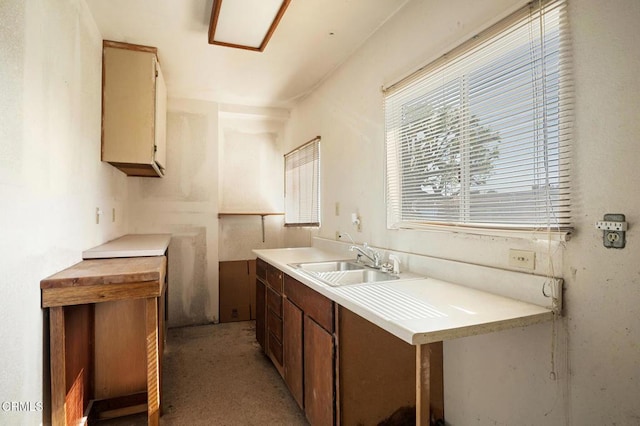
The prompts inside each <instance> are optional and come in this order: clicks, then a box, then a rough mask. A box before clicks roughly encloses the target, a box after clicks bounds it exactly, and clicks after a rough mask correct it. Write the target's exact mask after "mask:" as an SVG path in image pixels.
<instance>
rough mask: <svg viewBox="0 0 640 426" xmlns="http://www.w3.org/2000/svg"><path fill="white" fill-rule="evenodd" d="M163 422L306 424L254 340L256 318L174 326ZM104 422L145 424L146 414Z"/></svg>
mask: <svg viewBox="0 0 640 426" xmlns="http://www.w3.org/2000/svg"><path fill="white" fill-rule="evenodd" d="M163 369H164V383H163V390H164V393H163V398H164V401H163V406H164V414H163V415H162V417H161V418H160V424H161V425H224V426H234V425H256V426H258V425H259V426H262V425H307V424H308V423H307V421H306V419H305V417H304V413H302V411H301V410H300V409H299V408H298V406H297V405H296V403H295V401H294V400H293V398H292V397H291V395H290V394H289V391H288V389H287V387H286V385H285V383H284V381H283V380H282V378H281V377H280V375H279V374H278V372H277V371H276V369H275V368H274V367H273V365H272V364H271V361H270V360H269V359H268V358H267V357H266V356H265V355H264V354H263V353H262V351H261V350H260V347H259V345H258V343H257V342H256V340H255V323H254V322H253V321H250V322H236V323H226V324H217V325H205V326H196V327H184V328H174V329H170V330H169V333H168V336H167V347H166V350H165V356H164V366H163ZM100 424H101V425H107V424H108V425H112V426H115V425H118V426H123V425H135V426H137V425H143V424H146V417H145V416H144V415H136V416H130V417H128V418H120V419H117V420H115V419H114V420H111V421H108V422H106V421H103V422H100Z"/></svg>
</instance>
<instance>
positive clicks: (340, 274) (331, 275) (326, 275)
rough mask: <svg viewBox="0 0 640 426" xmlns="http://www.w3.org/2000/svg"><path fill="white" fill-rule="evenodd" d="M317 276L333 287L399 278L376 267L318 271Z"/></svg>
mask: <svg viewBox="0 0 640 426" xmlns="http://www.w3.org/2000/svg"><path fill="white" fill-rule="evenodd" d="M315 275H316V277H317V278H319V279H320V280H322V281H324V282H325V283H327V284H329V285H330V286H333V287H338V286H343V285H353V284H365V283H375V282H379V281H392V280H397V279H398V278H399V277H398V276H397V275H393V274H390V273H388V272H382V271H378V270H374V269H360V270H351V271H330V272H317V273H316V274H315Z"/></svg>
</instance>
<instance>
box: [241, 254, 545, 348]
mask: <svg viewBox="0 0 640 426" xmlns="http://www.w3.org/2000/svg"><path fill="white" fill-rule="evenodd" d="M253 252H254V253H255V254H256V255H257V256H258V257H259V258H261V259H262V260H264V261H266V262H268V263H270V264H271V265H273V266H275V267H276V268H278V269H280V270H282V271H284V272H285V273H286V274H288V275H290V276H292V277H293V278H295V279H297V280H298V281H301V282H302V283H304V284H306V285H307V286H309V287H310V288H312V289H314V290H316V291H317V292H319V293H321V294H323V295H324V296H326V297H328V298H329V299H331V300H333V301H334V302H336V303H338V304H340V305H341V306H343V307H345V308H347V309H349V310H350V311H352V312H354V313H356V314H358V315H360V316H361V317H363V318H365V319H367V320H368V321H370V322H372V323H374V324H376V325H378V326H379V327H381V328H383V329H384V330H386V331H388V332H389V333H391V334H393V335H395V336H397V337H399V338H400V339H402V340H404V341H405V342H407V343H410V344H412V345H420V344H425V343H432V342H438V341H443V340H449V339H454V338H459V337H465V336H472V335H477V334H483V333H489V332H493V331H498V330H505V329H509V328H515V327H522V326H526V325H531V324H535V323H539V322H543V321H549V320H552V319H553V315H554V314H553V311H552V310H551V309H548V308H544V307H542V306H538V305H535V304H532V303H526V302H521V301H518V300H515V299H511V298H508V297H503V296H498V295H495V294H491V293H487V292H485V291H482V290H477V289H473V288H470V287H465V286H461V285H457V284H452V283H449V282H445V281H441V280H437V279H434V278H429V277H424V278H415V279H407V280H398V281H386V282H378V283H370V284H358V285H350V286H341V287H332V286H329V285H327V284H324V283H322V282H321V281H318V280H316V279H313V278H312V277H310V276H308V275H306V274H304V273H302V272H300V271H299V270H298V269H296V268H294V267H291V266H289V264H290V263H302V262H320V261H325V260H339V259H342V257H340V256H339V255H336V254H335V253H332V252H326V251H322V250H319V249H317V248H313V247H305V248H289V249H265V250H254V251H253Z"/></svg>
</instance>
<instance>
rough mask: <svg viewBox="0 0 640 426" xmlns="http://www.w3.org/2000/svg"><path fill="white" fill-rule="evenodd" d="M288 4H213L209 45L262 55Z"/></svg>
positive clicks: (251, 0)
mask: <svg viewBox="0 0 640 426" xmlns="http://www.w3.org/2000/svg"><path fill="white" fill-rule="evenodd" d="M290 2H291V0H224V1H223V0H214V1H213V8H212V10H211V22H210V24H209V43H210V44H217V45H221V46H228V47H237V48H240V49H249V50H256V51H259V52H262V51H263V50H264V48H265V47H266V45H267V43H268V42H269V39H270V38H271V35H272V34H273V32H274V30H275V28H276V26H277V25H278V23H279V22H280V19H281V18H282V15H283V14H284V12H285V10H286V9H287V6H289V3H290Z"/></svg>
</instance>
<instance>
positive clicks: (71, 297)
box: [40, 256, 167, 308]
mask: <svg viewBox="0 0 640 426" xmlns="http://www.w3.org/2000/svg"><path fill="white" fill-rule="evenodd" d="M166 265H167V259H166V257H165V256H152V257H131V258H116V259H92V260H83V261H82V262H80V263H76V264H75V265H73V266H71V267H69V268H67V269H64V270H62V271H60V272H58V273H56V274H54V275H51V276H50V277H48V278H45V279H43V280H42V281H40V288H41V290H42V306H43V307H45V308H46V307H51V306H65V305H77V304H83V303H96V302H105V301H109V300H121V299H132V298H142V297H158V296H160V294H161V292H162V290H163V286H164V281H165V280H164V278H165V274H166Z"/></svg>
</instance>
